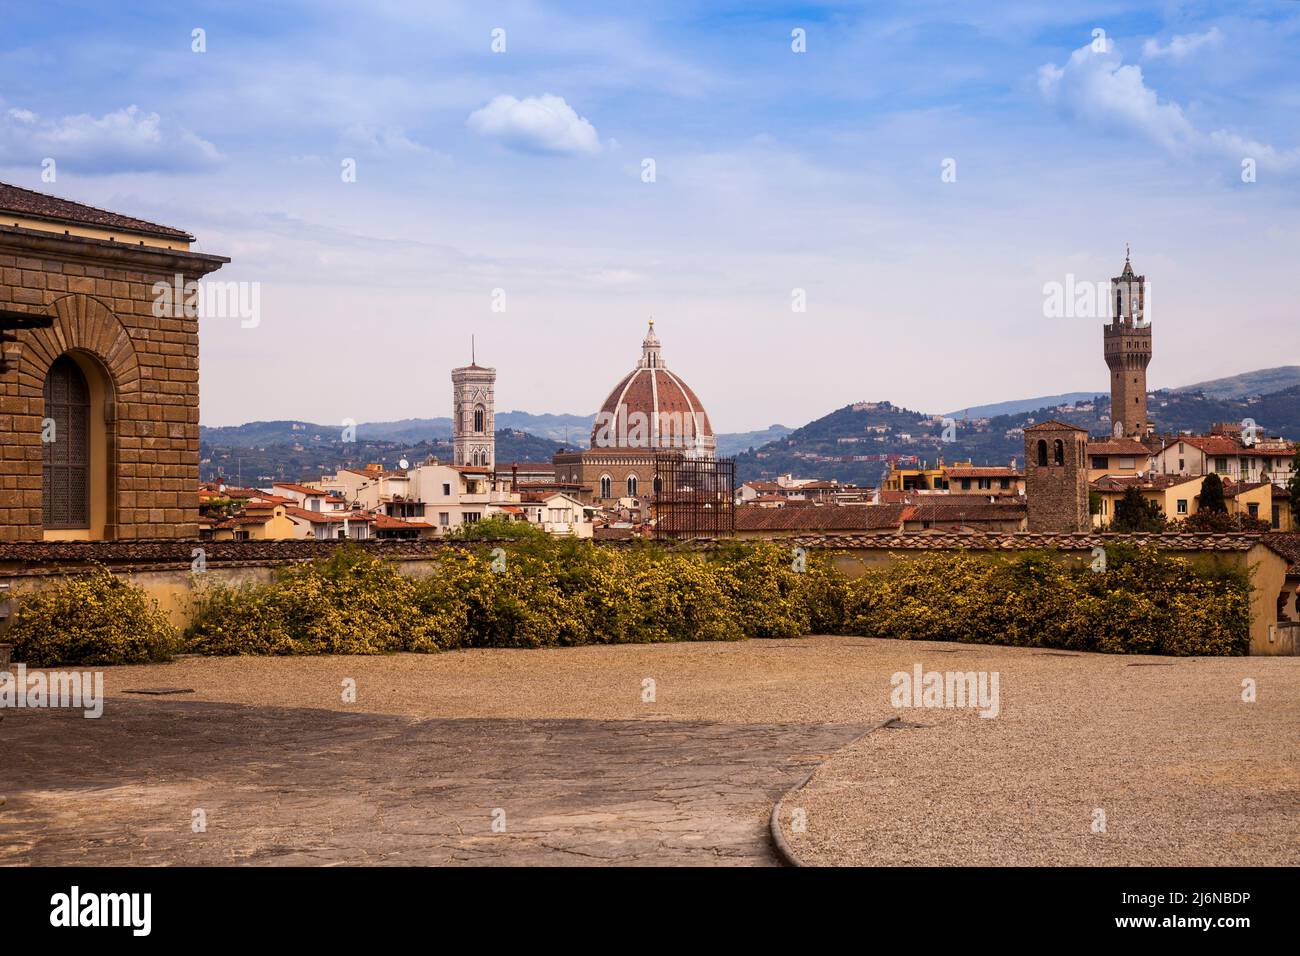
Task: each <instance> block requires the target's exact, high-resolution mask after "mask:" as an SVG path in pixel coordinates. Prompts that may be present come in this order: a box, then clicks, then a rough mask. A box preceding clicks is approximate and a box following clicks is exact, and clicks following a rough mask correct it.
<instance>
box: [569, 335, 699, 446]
mask: <svg viewBox="0 0 1300 956" xmlns="http://www.w3.org/2000/svg"><path fill="white" fill-rule="evenodd" d="M591 447H592V448H599V449H610V448H613V449H637V450H655V451H681V452H684V453H685V454H687V455H691V456H708V457H712V455H713V453H714V449H715V448H716V447H717V443H716V441H715V439H714V437H713V426H712V425H710V424H709V416H708V413H707V412H705V410H704V406H703V405H701V404H700V400H699V399H698V398H696V397H695V393H694V392H693V391H691V387H690V386H689V385H687V384H686V383H685V382H683V381H682V380H681V378H680V377H679V376H677V375H674V374H673V373H672V372H670V371H668V368H667V367H666V366H665V365H664V362H663V358H662V356H661V355H660V345H659V337H658V336H657V335H655V324H654V320H653V319H651V320H650V329H649V331H648V332H646V337H645V340H644V341H643V342H642V343H641V360H640V361H639V362H637V365H636V368H634V369H632V371H631V372H629V373H628V374H627V375H625V376H623V378H622V380H620V381H619V383H618V384H617V385H615V386H614V390H613V391H612V392H610V393H609V398H607V399H605V404H604V405H602V406H601V408H600V412H599V414H597V415H596V424H595V426H594V427H593V428H592V430H591Z"/></svg>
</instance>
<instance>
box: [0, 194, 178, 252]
mask: <svg viewBox="0 0 1300 956" xmlns="http://www.w3.org/2000/svg"><path fill="white" fill-rule="evenodd" d="M4 212H8V213H16V214H18V215H19V216H24V217H27V218H31V219H40V220H44V221H46V222H57V223H66V224H69V225H80V226H94V227H96V228H99V229H108V230H118V231H120V232H127V233H132V234H135V235H141V236H151V237H154V238H158V239H173V240H176V241H177V242H193V241H194V237H193V236H191V235H190V234H189V233H188V232H183V231H181V230H180V229H173V228H172V227H171V226H163V225H159V224H158V223H156V222H148V221H146V220H144V219H136V218H135V217H134V216H124V215H122V214H121V213H116V212H109V211H108V210H107V209H100V208H98V207H96V206H88V205H86V204H85V203H79V202H73V201H72V200H71V199H60V198H59V197H58V196H49V195H46V194H45V193H38V192H35V191H33V190H31V189H24V188H23V187H21V186H12V185H10V184H9V183H0V213H4Z"/></svg>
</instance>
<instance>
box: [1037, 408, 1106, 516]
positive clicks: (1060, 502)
mask: <svg viewBox="0 0 1300 956" xmlns="http://www.w3.org/2000/svg"><path fill="white" fill-rule="evenodd" d="M1025 504H1026V505H1027V507H1028V516H1027V518H1028V525H1029V530H1030V531H1070V532H1082V531H1090V530H1092V517H1091V515H1090V514H1089V513H1088V431H1087V429H1085V428H1079V427H1078V426H1077V425H1071V424H1069V423H1068V422H1058V421H1055V420H1053V421H1046V422H1040V423H1039V424H1037V425H1030V426H1029V427H1028V428H1026V429H1025Z"/></svg>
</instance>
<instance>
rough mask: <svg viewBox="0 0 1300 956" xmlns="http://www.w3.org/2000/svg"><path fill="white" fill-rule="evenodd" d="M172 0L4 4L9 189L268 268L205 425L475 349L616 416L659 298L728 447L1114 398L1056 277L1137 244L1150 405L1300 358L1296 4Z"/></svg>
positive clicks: (389, 379) (1091, 277)
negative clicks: (619, 391) (872, 409)
mask: <svg viewBox="0 0 1300 956" xmlns="http://www.w3.org/2000/svg"><path fill="white" fill-rule="evenodd" d="M178 6H179V5H176V4H170V3H159V4H150V3H137V4H131V5H129V9H128V8H127V5H102V4H89V3H87V4H79V3H58V2H46V3H42V4H39V5H36V4H27V5H19V6H18V8H17V9H7V10H6V17H5V20H4V23H3V25H2V26H0V179H2V180H3V181H6V182H11V183H15V184H18V185H23V186H28V187H30V188H36V189H43V190H46V191H50V192H55V193H57V194H59V195H64V196H68V197H70V198H74V199H79V200H82V201H85V202H90V203H93V204H95V205H99V206H105V207H108V208H111V209H115V210H118V211H121V212H126V213H129V214H133V215H138V216H141V217H143V218H148V219H154V220H157V221H159V222H163V223H167V224H170V225H176V226H180V227H183V228H185V229H188V230H190V231H191V232H193V233H194V234H195V235H196V236H198V238H199V243H198V245H197V248H198V249H200V250H202V251H207V252H216V253H221V254H223V255H228V256H231V257H232V259H233V262H232V263H231V264H230V265H229V266H228V267H226V268H225V269H223V270H222V272H220V273H218V276H219V277H222V278H226V279H237V280H245V281H249V282H259V283H260V284H261V301H262V316H261V322H260V324H259V325H258V326H257V327H256V328H242V327H241V325H240V323H239V322H238V321H237V320H221V319H210V320H205V322H204V328H203V331H202V356H201V362H202V396H203V409H202V416H203V421H204V422H205V423H207V424H213V425H217V424H229V423H235V422H240V421H245V420H251V419H266V418H305V419H309V420H313V421H320V422H334V421H341V420H342V419H344V418H351V419H354V420H356V421H366V420H375V419H389V418H405V417H423V416H431V415H445V414H447V411H448V405H449V403H450V395H449V393H450V385H449V382H448V377H447V370H448V369H449V368H450V367H451V366H453V365H456V364H461V363H462V362H463V361H464V360H465V359H466V358H467V355H468V342H469V337H470V335H471V334H473V335H475V336H476V337H477V341H478V343H479V357H480V361H482V362H485V363H489V364H492V365H494V366H496V368H497V369H498V405H499V407H500V408H503V409H510V408H523V409H526V410H529V411H536V412H542V411H555V412H558V411H571V412H590V411H594V409H595V408H596V407H598V405H599V403H600V402H601V401H602V400H603V398H604V397H605V394H606V392H607V391H608V389H609V388H610V387H611V386H612V385H613V383H614V382H615V381H616V380H617V379H618V378H619V377H620V376H621V375H622V373H623V372H624V371H626V369H627V368H629V367H630V366H631V365H632V363H633V362H634V361H635V359H636V357H637V355H638V349H639V342H640V339H641V336H642V334H643V329H644V325H645V320H646V318H647V316H649V315H654V316H655V319H656V326H657V329H658V331H659V333H660V337H661V339H662V340H663V343H664V355H665V359H666V360H667V362H668V363H669V365H670V366H671V367H673V368H674V369H676V370H677V371H679V372H680V373H682V374H683V376H684V377H685V378H686V379H687V380H688V381H689V382H690V383H691V384H692V385H693V387H694V388H695V390H696V391H697V392H698V393H699V394H700V397H701V399H702V400H703V401H704V403H705V405H706V406H707V407H708V409H709V411H710V414H711V416H712V418H713V421H714V425H715V428H717V429H718V430H720V431H736V430H742V429H748V428H753V427H762V426H764V425H767V424H770V423H772V422H775V421H780V422H784V423H787V424H792V425H797V424H802V423H803V422H805V421H807V420H809V419H811V418H814V417H817V416H820V415H822V414H825V413H826V412H828V411H830V410H832V409H833V408H836V407H839V406H841V405H844V404H846V403H848V402H851V401H857V400H879V399H889V400H891V401H893V402H895V403H898V404H904V405H907V406H910V407H913V408H919V409H922V410H928V411H936V412H946V411H951V410H953V409H956V408H960V407H962V406H964V405H970V404H976V403H981V402H987V401H998V400H1004V399H1009V398H1017V397H1024V396H1028V395H1036V394H1049V393H1055V392H1060V391H1066V390H1075V389H1081V390H1082V389H1099V390H1100V389H1104V388H1105V387H1106V370H1105V366H1104V364H1103V363H1102V360H1101V333H1100V329H1099V328H1098V325H1099V322H1098V321H1097V320H1096V319H1095V318H1078V317H1073V318H1050V317H1047V316H1045V315H1044V305H1043V304H1044V298H1045V296H1044V286H1045V284H1047V283H1051V282H1062V283H1063V282H1064V281H1065V280H1066V277H1067V276H1068V275H1074V276H1075V277H1077V279H1078V280H1080V281H1083V280H1087V281H1092V282H1096V281H1104V280H1106V279H1107V278H1108V277H1110V276H1112V275H1115V274H1117V273H1118V271H1119V268H1120V267H1121V265H1122V263H1123V256H1124V245H1125V243H1126V242H1128V243H1131V244H1132V247H1133V262H1134V265H1135V267H1136V268H1137V269H1138V271H1140V272H1144V273H1145V274H1146V275H1147V276H1148V278H1149V280H1150V282H1151V283H1152V286H1153V292H1158V298H1157V299H1156V301H1158V302H1159V311H1158V312H1157V311H1155V310H1154V309H1153V315H1152V319H1153V323H1154V325H1155V350H1156V358H1155V361H1154V362H1153V363H1152V367H1151V370H1150V375H1151V382H1152V384H1153V386H1157V387H1159V386H1166V385H1168V386H1173V385H1181V384H1186V383H1189V382H1193V381H1197V380H1200V379H1204V378H1209V377H1214V376H1219V375H1224V374H1232V373H1236V372H1239V371H1244V370H1247V369H1251V368H1258V367H1265V366H1273V365H1282V364H1295V363H1300V322H1298V321H1297V318H1300V316H1297V306H1296V302H1297V275H1296V268H1295V263H1296V262H1297V261H1298V260H1300V217H1298V216H1297V206H1298V205H1300V203H1298V202H1297V199H1298V197H1300V188H1298V187H1300V122H1297V117H1298V116H1300V70H1297V69H1296V67H1295V64H1296V63H1297V62H1300V3H1297V2H1293V0H1277V2H1271V3H1263V2H1244V3H1232V4H1227V3H1222V4H1210V3H1165V4H1136V3H1122V2H1112V3H1088V4H1074V3H1069V2H1056V3H1022V2H1014V0H1013V2H1001V3H979V2H972V3H963V4H936V3H926V2H919V3H899V4H889V3H870V4H848V3H845V4H839V3H830V4H802V5H790V4H763V3H699V4H692V3H661V4H637V5H632V4H583V3H563V4H558V3H557V4H547V3H484V2H477V3H463V4H462V3H454V2H453V3H438V4H428V3H420V4H415V3H399V2H392V0H375V2H370V3H365V4H357V3H330V2H320V0H313V2H311V3H303V4H265V3H257V4H240V3H221V4H192V5H189V6H188V7H187V8H186V9H178ZM196 28H201V29H202V30H204V31H205V39H206V52H203V53H195V52H193V51H192V49H191V47H192V31H193V30H194V29H196ZM498 28H499V29H502V30H504V31H505V34H504V38H505V51H504V52H501V53H494V52H493V50H492V44H493V31H494V30H496V29H498ZM796 29H800V30H803V31H804V35H805V37H806V52H802V53H796V52H794V51H793V50H792V43H793V41H792V31H793V30H796ZM1096 30H1102V31H1104V34H1102V35H1101V36H1096V35H1095V34H1094V31H1096ZM47 157H49V158H53V159H55V161H56V163H57V180H56V182H55V183H53V184H48V183H42V181H41V169H42V167H41V163H42V160H43V159H45V158H47ZM345 159H352V160H355V163H356V171H357V175H356V181H355V182H344V181H343V178H342V176H341V165H342V163H343V161H344V160H345ZM646 159H652V160H653V161H654V171H655V177H654V181H653V182H646V181H644V178H643V168H644V160H646ZM1245 159H1250V160H1252V161H1253V162H1254V165H1255V169H1256V175H1255V181H1253V182H1243V181H1242V162H1243V160H1245ZM945 160H955V166H952V167H951V168H953V169H955V173H956V175H955V181H944V177H943V176H942V173H943V169H944V165H943V164H944V162H945ZM951 178H952V177H951V176H950V177H949V179H951ZM498 289H499V290H504V300H503V299H502V298H501V296H499V295H498V297H497V298H496V300H495V301H496V302H497V303H500V302H501V301H504V303H505V311H504V312H494V311H493V309H492V306H493V302H494V298H493V292H494V290H498ZM797 289H798V290H803V295H804V299H805V301H806V311H803V312H796V311H793V310H792V301H794V297H795V294H794V290H797Z"/></svg>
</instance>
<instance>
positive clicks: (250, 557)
mask: <svg viewBox="0 0 1300 956" xmlns="http://www.w3.org/2000/svg"><path fill="white" fill-rule="evenodd" d="M349 543H350V544H351V545H352V546H354V547H358V548H360V549H362V550H363V551H366V552H367V553H370V554H374V555H377V556H380V557H384V558H387V559H389V560H393V561H396V562H398V564H399V566H400V567H401V569H402V571H403V572H404V573H406V574H410V575H412V576H414V577H420V576H423V575H428V574H432V573H433V570H434V568H435V566H436V554H437V553H438V552H440V551H444V550H446V549H448V548H453V547H463V545H458V544H456V543H453V542H446V541H353V542H345V541H316V540H302V541H199V540H196V539H172V540H158V541H47V542H35V543H29V544H7V543H0V586H3V585H6V584H7V585H8V594H9V596H11V597H12V598H14V599H17V600H19V601H20V600H21V599H22V596H23V595H25V594H30V593H32V592H33V591H37V590H39V589H40V588H42V587H44V586H45V585H46V584H47V583H48V582H49V581H50V580H51V579H54V578H58V577H60V576H62V575H66V574H75V573H76V572H77V571H80V570H84V569H86V568H88V567H90V566H91V565H93V564H102V565H104V566H105V567H107V568H108V569H109V570H111V571H112V572H113V573H114V574H118V575H120V576H122V577H123V578H125V579H126V580H128V581H130V582H131V583H132V584H134V585H136V586H138V587H140V588H141V589H143V590H144V592H145V593H146V594H148V595H149V596H150V597H152V598H154V599H155V600H157V602H158V606H159V607H161V608H162V609H163V611H165V612H166V613H167V616H168V617H169V618H170V619H171V622H172V623H173V624H174V625H176V626H177V627H178V628H183V627H185V626H186V625H187V624H188V623H189V621H190V618H191V617H192V615H193V598H194V594H195V592H196V590H197V589H198V588H201V587H203V586H205V585H209V584H222V585H227V586H231V587H238V586H240V585H243V584H253V583H258V584H261V583H266V582H268V581H270V580H271V579H272V576H273V575H274V573H275V569H276V568H277V567H282V566H284V565H288V564H295V563H299V562H303V561H310V560H312V559H314V558H320V557H328V556H329V555H330V554H332V553H334V552H336V551H337V550H338V549H339V548H341V547H344V546H346V545H348V544H349ZM200 569H201V570H200Z"/></svg>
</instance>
